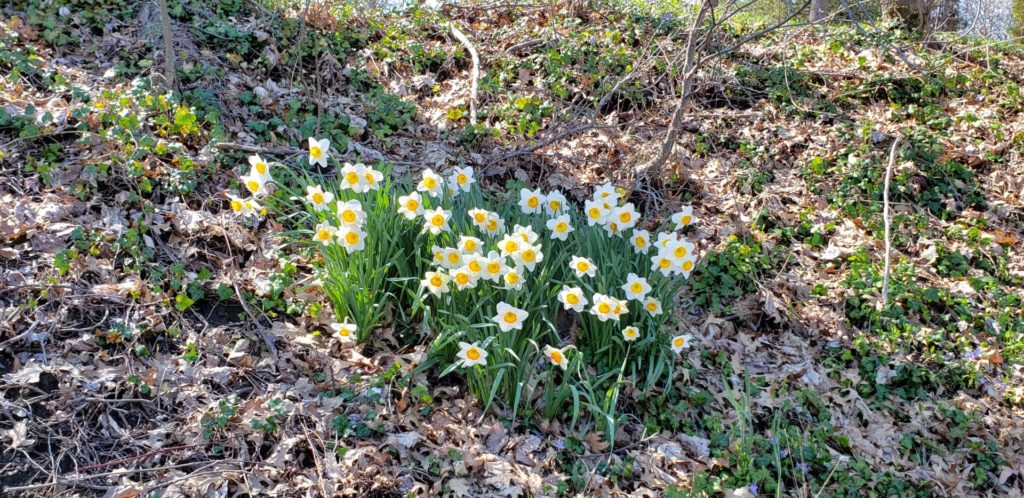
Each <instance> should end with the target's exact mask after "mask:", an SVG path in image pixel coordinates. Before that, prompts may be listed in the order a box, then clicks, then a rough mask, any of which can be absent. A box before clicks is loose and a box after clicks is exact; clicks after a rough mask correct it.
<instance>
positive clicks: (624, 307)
mask: <svg viewBox="0 0 1024 498" xmlns="http://www.w3.org/2000/svg"><path fill="white" fill-rule="evenodd" d="M611 299H612V300H613V301H614V302H615V306H614V307H612V318H614V319H616V320H618V319H619V318H621V317H622V315H625V314H626V313H629V304H628V303H627V302H626V301H623V300H622V299H616V298H614V297H612V298H611Z"/></svg>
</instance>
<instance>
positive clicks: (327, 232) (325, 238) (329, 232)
mask: <svg viewBox="0 0 1024 498" xmlns="http://www.w3.org/2000/svg"><path fill="white" fill-rule="evenodd" d="M336 233H338V229H337V228H334V227H333V226H331V224H330V223H327V222H326V221H325V222H323V223H320V224H319V225H317V226H316V228H315V229H314V230H313V240H315V241H317V242H319V243H321V244H323V245H325V246H326V245H330V244H331V243H332V242H334V235H335V234H336Z"/></svg>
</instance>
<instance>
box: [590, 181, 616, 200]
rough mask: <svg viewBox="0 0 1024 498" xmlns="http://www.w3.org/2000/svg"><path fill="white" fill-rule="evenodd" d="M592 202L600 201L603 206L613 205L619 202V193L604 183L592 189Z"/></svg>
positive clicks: (613, 187)
mask: <svg viewBox="0 0 1024 498" xmlns="http://www.w3.org/2000/svg"><path fill="white" fill-rule="evenodd" d="M594 200H597V201H601V203H602V204H603V205H615V204H618V202H619V192H618V191H617V190H615V186H613V185H612V184H610V183H605V184H604V185H601V186H600V187H597V188H596V189H594Z"/></svg>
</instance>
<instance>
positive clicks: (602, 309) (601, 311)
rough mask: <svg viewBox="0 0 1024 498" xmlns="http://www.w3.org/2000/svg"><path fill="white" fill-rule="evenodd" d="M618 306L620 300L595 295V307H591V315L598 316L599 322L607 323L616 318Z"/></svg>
mask: <svg viewBox="0 0 1024 498" xmlns="http://www.w3.org/2000/svg"><path fill="white" fill-rule="evenodd" d="M618 305H619V302H618V299H615V298H614V297H611V296H606V295H604V294H596V293H595V294H594V300H593V305H592V306H591V307H590V314H592V315H594V316H596V317H597V319H598V320H601V321H602V322H606V321H608V320H609V319H613V318H616V316H615V307H616V306H618Z"/></svg>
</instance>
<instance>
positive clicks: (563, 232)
mask: <svg viewBox="0 0 1024 498" xmlns="http://www.w3.org/2000/svg"><path fill="white" fill-rule="evenodd" d="M569 222H570V219H569V215H567V214H563V215H561V216H559V217H557V218H552V219H550V220H548V223H547V226H548V231H549V232H551V238H552V239H556V240H566V239H568V238H569V232H571V231H573V228H572V225H570V224H569Z"/></svg>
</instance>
